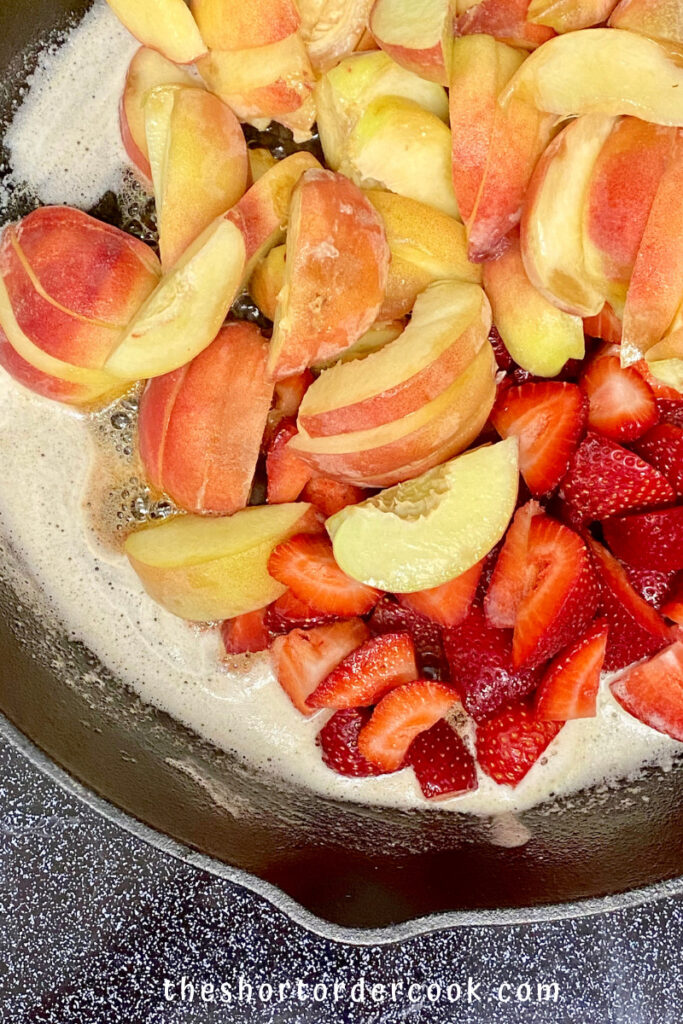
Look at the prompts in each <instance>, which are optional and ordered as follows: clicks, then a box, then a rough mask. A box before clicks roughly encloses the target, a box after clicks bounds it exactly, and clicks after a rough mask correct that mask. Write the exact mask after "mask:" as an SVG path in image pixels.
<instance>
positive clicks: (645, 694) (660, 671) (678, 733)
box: [610, 641, 683, 743]
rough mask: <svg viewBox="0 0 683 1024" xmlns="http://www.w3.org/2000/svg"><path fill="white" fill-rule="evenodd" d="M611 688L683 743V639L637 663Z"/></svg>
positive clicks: (653, 725) (626, 705)
mask: <svg viewBox="0 0 683 1024" xmlns="http://www.w3.org/2000/svg"><path fill="white" fill-rule="evenodd" d="M610 689H611V690H612V693H613V695H614V697H615V698H616V699H617V700H618V701H619V703H620V704H621V706H622V707H623V708H624V709H625V710H626V711H628V713H629V714H630V715H633V717H634V718H637V719H639V720H640V721H641V722H644V723H645V725H649V726H650V728H651V729H656V730H657V732H663V733H665V734H666V735H667V736H671V737H673V739H675V740H678V741H679V742H681V743H683V643H681V642H680V641H678V642H677V643H675V644H672V645H671V646H670V647H667V648H666V650H665V651H661V652H660V653H659V654H657V655H656V656H655V657H654V658H651V659H650V660H649V661H645V662H643V663H642V664H640V665H634V666H633V668H630V669H628V670H627V671H626V672H624V674H623V675H621V676H619V678H618V679H615V680H614V682H613V683H612V685H611V687H610Z"/></svg>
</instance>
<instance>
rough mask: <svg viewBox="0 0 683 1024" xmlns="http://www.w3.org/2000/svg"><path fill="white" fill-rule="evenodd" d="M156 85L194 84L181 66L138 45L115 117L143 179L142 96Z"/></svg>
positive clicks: (146, 158)
mask: <svg viewBox="0 0 683 1024" xmlns="http://www.w3.org/2000/svg"><path fill="white" fill-rule="evenodd" d="M158 85H196V82H195V81H194V79H193V78H192V76H191V75H190V74H189V72H187V71H185V69H184V68H179V67H178V66H177V64H174V63H173V62H172V61H170V60H167V59H166V58H165V57H162V55H161V54H160V53H157V51H156V50H150V49H149V48H148V47H147V46H141V47H140V49H139V50H138V52H137V53H136V54H135V56H134V57H133V59H132V61H131V62H130V65H129V67H128V73H127V75H126V84H125V86H124V89H123V95H122V96H121V106H120V110H119V120H120V124H121V138H122V140H123V145H124V147H125V149H126V152H127V153H128V156H129V157H130V159H131V161H132V162H133V164H134V165H135V167H137V169H138V170H139V171H140V174H142V176H143V177H144V178H145V179H146V180H147V181H151V180H152V168H151V167H150V166H149V153H148V151H147V135H146V133H145V98H146V97H147V94H148V93H149V92H151V90H152V89H154V88H156V86H158Z"/></svg>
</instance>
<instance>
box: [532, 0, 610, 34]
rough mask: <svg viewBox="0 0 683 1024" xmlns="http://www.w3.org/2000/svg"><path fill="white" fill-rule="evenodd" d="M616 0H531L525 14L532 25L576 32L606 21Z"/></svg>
mask: <svg viewBox="0 0 683 1024" xmlns="http://www.w3.org/2000/svg"><path fill="white" fill-rule="evenodd" d="M616 3H617V0H531V3H530V4H529V7H528V10H527V13H526V16H527V19H528V20H529V21H532V22H533V23H534V25H547V26H548V27H549V28H553V29H555V31H556V32H560V33H561V32H576V31H577V30H578V29H580V28H591V27H592V26H593V25H601V24H602V23H603V22H604V21H607V18H608V17H609V15H610V13H611V12H612V10H613V9H614V7H615V6H616Z"/></svg>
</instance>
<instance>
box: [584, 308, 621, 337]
mask: <svg viewBox="0 0 683 1024" xmlns="http://www.w3.org/2000/svg"><path fill="white" fill-rule="evenodd" d="M583 329H584V331H585V332H586V334H587V335H588V336H589V337H591V338H601V339H602V341H606V342H608V343H609V344H611V345H620V344H621V333H622V324H621V320H620V319H619V317H618V316H617V314H616V313H615V312H614V310H613V309H612V307H611V306H610V304H609V303H608V302H606V303H605V305H604V306H603V307H602V309H601V310H600V312H599V313H598V314H597V316H587V317H584V320H583Z"/></svg>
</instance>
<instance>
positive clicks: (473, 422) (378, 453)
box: [289, 344, 496, 487]
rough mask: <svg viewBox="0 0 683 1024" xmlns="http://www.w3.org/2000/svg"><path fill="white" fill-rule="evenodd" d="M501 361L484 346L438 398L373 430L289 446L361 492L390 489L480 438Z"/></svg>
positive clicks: (300, 439)
mask: <svg viewBox="0 0 683 1024" xmlns="http://www.w3.org/2000/svg"><path fill="white" fill-rule="evenodd" d="M495 375H496V362H495V358H494V355H493V349H492V348H491V346H490V345H488V344H486V345H484V346H483V347H482V348H481V349H480V350H479V352H478V353H477V355H476V356H475V357H474V359H473V360H472V362H471V363H470V364H469V366H468V367H467V368H466V369H465V370H464V372H463V373H461V374H460V376H459V377H456V379H455V381H453V383H452V384H451V385H450V387H448V388H447V389H446V390H445V391H444V392H443V393H442V394H440V395H439V396H438V397H437V398H435V399H433V400H432V401H431V402H428V403H427V404H426V405H424V406H422V408H421V409H418V410H417V411H416V412H412V413H410V414H409V415H408V416H403V417H401V418H400V419H398V420H394V421H392V422H390V423H385V424H383V425H382V426H379V427H372V428H371V429H369V430H357V431H353V432H351V433H348V434H339V435H333V436H332V437H310V436H309V435H307V434H306V433H305V431H300V432H299V434H298V435H297V436H296V437H295V438H293V439H292V440H291V441H290V442H289V447H290V448H292V449H293V450H294V451H295V453H296V454H297V455H298V456H299V457H300V458H301V459H303V460H304V461H305V462H308V464H309V465H310V466H312V467H313V468H314V469H315V470H316V472H318V473H320V474H322V475H324V476H331V477H334V478H335V479H337V480H341V481H343V482H345V483H350V484H357V485H358V486H361V487H364V486H365V487H387V486H389V485H390V484H395V483H398V482H399V481H400V480H407V479H409V478H410V477H413V476H416V475H417V474H418V473H423V472H424V471H425V470H427V469H431V468H432V467H433V466H436V465H438V463H439V462H443V461H444V459H448V458H450V457H451V456H453V455H455V454H457V453H458V452H461V451H463V449H465V448H467V446H468V445H469V444H471V443H472V441H473V440H474V439H475V438H476V437H477V436H478V435H479V433H480V432H481V430H482V428H483V426H484V424H485V423H486V420H487V419H488V416H489V413H490V412H491V409H492V407H493V402H494V398H495V391H496V387H495Z"/></svg>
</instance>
